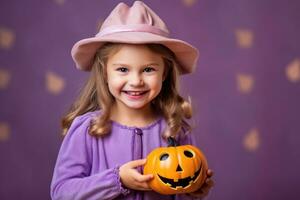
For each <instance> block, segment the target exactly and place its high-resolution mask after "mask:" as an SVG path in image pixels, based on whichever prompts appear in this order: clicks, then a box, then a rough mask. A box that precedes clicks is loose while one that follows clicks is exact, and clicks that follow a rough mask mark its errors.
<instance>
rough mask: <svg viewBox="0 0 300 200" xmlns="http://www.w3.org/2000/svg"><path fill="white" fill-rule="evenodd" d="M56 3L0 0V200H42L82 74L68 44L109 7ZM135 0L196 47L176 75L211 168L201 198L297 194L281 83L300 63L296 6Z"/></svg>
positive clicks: (295, 144) (107, 3) (81, 1)
mask: <svg viewBox="0 0 300 200" xmlns="http://www.w3.org/2000/svg"><path fill="white" fill-rule="evenodd" d="M57 2H59V1H58V0H57V1H54V0H52V1H50V0H48V1H45V0H44V1H41V0H27V1H20V0H10V1H3V0H2V1H0V26H1V27H6V28H8V29H10V30H12V31H13V32H14V33H15V42H14V44H13V46H12V47H11V48H9V49H5V48H1V49H0V69H3V70H6V71H9V73H10V74H11V80H10V82H9V85H8V87H7V88H5V89H1V90H0V101H1V104H0V122H5V123H7V124H9V126H10V129H11V130H10V134H9V138H8V139H7V140H3V141H0V199H1V200H2V199H3V200H6V199H9V200H10V199H13V200H14V199H50V197H49V185H50V181H51V178H52V171H53V167H54V164H55V160H56V156H57V153H58V150H59V146H60V143H61V139H62V137H61V136H60V131H61V130H60V117H61V116H62V115H63V113H64V112H65V111H66V110H67V108H68V107H69V106H70V103H71V102H72V101H73V100H74V98H75V96H76V95H77V94H78V90H79V88H80V86H81V85H82V83H83V81H84V80H85V79H86V77H87V73H83V72H80V71H77V70H76V69H75V67H74V63H73V62H72V59H71V56H70V49H71V47H72V45H73V44H74V43H75V42H76V41H78V40H79V39H83V38H86V37H90V36H93V35H94V34H95V33H96V32H97V26H98V23H99V21H101V20H103V19H105V17H106V16H107V15H108V14H109V13H110V11H111V10H112V8H113V7H114V6H115V5H116V4H117V3H118V2H119V1H115V0H65V2H64V3H63V4H59V3H57ZM60 2H63V1H62V0H61V1H60ZM124 2H126V3H129V4H132V2H133V1H124ZM145 2H146V3H147V4H148V5H149V6H150V7H151V8H152V9H153V10H154V11H155V12H157V13H158V14H159V15H160V17H161V18H162V19H164V20H165V22H166V24H167V25H168V27H169V29H170V30H171V32H172V35H173V36H174V37H177V38H180V39H183V40H186V41H188V42H190V43H192V44H193V45H195V46H196V47H197V48H199V50H200V52H201V58H200V61H199V63H198V68H197V71H196V73H195V74H194V75H191V76H184V77H183V78H182V86H181V89H182V92H183V94H184V95H185V96H187V95H190V96H191V97H192V100H193V103H194V107H195V121H196V125H197V128H196V131H195V133H197V139H198V142H199V144H200V146H201V148H202V149H203V151H204V152H205V154H206V155H207V158H208V162H209V166H210V168H212V169H213V170H214V172H215V176H214V179H215V182H216V185H215V187H214V188H213V189H212V191H211V193H210V195H209V196H208V198H207V199H208V200H220V199H222V200H232V199H243V200H253V199H255V200H266V199H270V200H271V199H272V200H281V199H289V200H296V199H297V200H298V199H300V194H298V191H297V190H298V188H299V185H300V173H299V169H300V159H299V158H300V151H299V145H300V120H299V114H300V107H299V103H300V82H299V81H295V82H293V81H290V80H289V79H288V78H287V76H286V67H287V66H288V65H289V64H290V63H291V62H292V61H293V60H295V59H297V58H298V59H299V57H300V39H299V36H300V23H299V21H300V12H299V10H300V1H298V0H226V1H225V0H198V1H197V0H196V1H195V2H194V3H193V5H191V6H187V5H186V4H185V3H184V1H183V0H182V1H181V0H163V1H162V0H152V1H150V0H147V1H145ZM186 2H187V1H186ZM190 2H192V1H190ZM237 29H246V30H250V31H251V32H252V34H253V44H252V45H251V47H249V48H242V47H240V46H239V45H238V43H237V38H236V30H237ZM49 71H50V72H53V73H55V74H57V75H59V76H60V77H62V78H63V79H64V81H65V87H64V89H63V91H62V92H61V93H59V94H57V95H53V94H52V93H50V92H49V91H48V90H47V88H46V86H45V79H46V78H45V77H46V73H47V72H49ZM238 74H247V75H250V76H251V77H252V78H253V80H254V85H253V88H252V90H251V91H250V92H249V93H243V92H240V91H239V90H238V89H237V84H238V83H237V75H238ZM253 128H255V130H257V132H258V135H256V136H257V138H258V140H259V145H258V147H257V148H255V149H254V150H253V151H249V150H247V148H246V147H245V145H244V142H243V141H244V140H245V138H246V137H247V134H248V132H249V130H251V129H253Z"/></svg>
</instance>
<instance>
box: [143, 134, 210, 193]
mask: <svg viewBox="0 0 300 200" xmlns="http://www.w3.org/2000/svg"><path fill="white" fill-rule="evenodd" d="M168 140H169V141H170V140H173V144H170V142H169V147H162V148H157V149H154V150H153V151H152V152H151V153H150V154H149V155H148V156H147V162H146V164H145V166H144V174H153V175H154V178H153V179H152V180H151V181H150V182H149V185H150V187H151V188H152V189H153V190H154V191H156V192H158V193H161V194H178V193H189V192H194V191H196V190H197V189H199V188H200V187H201V185H202V184H203V182H204V181H205V179H206V170H207V169H208V167H207V161H206V159H205V157H204V155H203V153H202V152H201V151H200V150H199V149H198V148H196V147H195V146H192V145H183V146H175V145H174V139H168ZM171 143H172V141H171Z"/></svg>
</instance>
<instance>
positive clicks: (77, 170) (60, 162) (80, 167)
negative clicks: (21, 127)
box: [51, 116, 129, 200]
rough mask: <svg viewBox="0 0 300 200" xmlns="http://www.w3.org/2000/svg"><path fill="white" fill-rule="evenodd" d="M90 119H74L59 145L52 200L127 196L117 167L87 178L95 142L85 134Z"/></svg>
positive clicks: (52, 184) (126, 190) (90, 199)
mask: <svg viewBox="0 0 300 200" xmlns="http://www.w3.org/2000/svg"><path fill="white" fill-rule="evenodd" d="M90 118H91V117H83V116H81V117H77V118H75V120H74V121H73V123H72V125H71V127H70V129H69V131H68V133H67V135H66V136H65V138H64V140H63V142H62V145H61V147H60V150H59V153H58V157H57V161H56V165H55V168H54V173H53V178H52V183H51V198H52V199H53V200H58V199H61V200H68V199H70V200H71V199H72V200H73V199H76V200H79V199H88V200H94V199H103V200H108V199H114V198H116V197H117V196H119V195H127V194H128V193H129V190H128V189H125V188H123V187H122V185H121V182H120V177H119V167H118V166H115V167H114V168H111V169H107V170H104V171H102V172H100V173H98V174H94V175H90V171H91V163H92V161H91V156H92V155H91V154H92V150H91V148H92V140H95V138H93V137H92V136H90V135H89V134H88V127H89V125H90Z"/></svg>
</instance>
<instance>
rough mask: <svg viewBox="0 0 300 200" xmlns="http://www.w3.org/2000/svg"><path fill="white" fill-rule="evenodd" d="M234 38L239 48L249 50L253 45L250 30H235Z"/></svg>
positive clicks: (252, 36)
mask: <svg viewBox="0 0 300 200" xmlns="http://www.w3.org/2000/svg"><path fill="white" fill-rule="evenodd" d="M235 37H236V41H237V44H238V46H239V47H241V48H250V47H251V46H252V45H253V40H254V35H253V33H252V31H251V30H248V29H237V30H235Z"/></svg>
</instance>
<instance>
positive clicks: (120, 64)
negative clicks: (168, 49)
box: [112, 63, 159, 67]
mask: <svg viewBox="0 0 300 200" xmlns="http://www.w3.org/2000/svg"><path fill="white" fill-rule="evenodd" d="M112 65H114V66H126V67H129V66H130V65H127V64H125V63H113V64H112ZM149 65H151V66H153V65H154V66H159V64H158V63H148V64H145V65H143V66H149Z"/></svg>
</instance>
